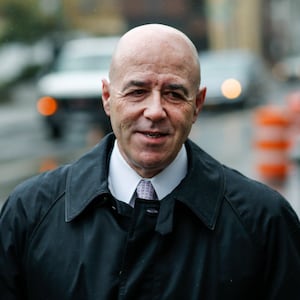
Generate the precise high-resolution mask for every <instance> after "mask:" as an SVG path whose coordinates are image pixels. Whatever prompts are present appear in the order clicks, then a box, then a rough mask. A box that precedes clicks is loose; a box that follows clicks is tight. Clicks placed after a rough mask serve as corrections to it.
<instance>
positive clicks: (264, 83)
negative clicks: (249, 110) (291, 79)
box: [199, 49, 269, 107]
mask: <svg viewBox="0 0 300 300" xmlns="http://www.w3.org/2000/svg"><path fill="white" fill-rule="evenodd" d="M199 58H200V66H201V83H202V85H204V86H206V87H207V95H206V101H205V104H204V105H205V106H206V107H211V106H225V105H226V106H229V105H231V106H232V105H236V106H243V105H256V104H258V103H261V102H263V101H264V96H265V92H266V90H267V87H268V84H269V74H268V72H267V68H266V67H265V65H264V62H263V60H262V59H261V58H260V57H259V56H258V55H255V54H254V53H252V52H249V51H247V50H241V49H230V50H216V51H207V52H202V53H199Z"/></svg>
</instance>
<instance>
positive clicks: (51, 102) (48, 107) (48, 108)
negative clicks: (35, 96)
mask: <svg viewBox="0 0 300 300" xmlns="http://www.w3.org/2000/svg"><path fill="white" fill-rule="evenodd" d="M57 109H58V104H57V101H56V100H55V99H54V98H52V97H50V96H45V97H42V98H40V99H39V100H38V102H37V111H38V112H39V113H40V114H41V115H43V116H52V115H54V114H55V113H56V111H57Z"/></svg>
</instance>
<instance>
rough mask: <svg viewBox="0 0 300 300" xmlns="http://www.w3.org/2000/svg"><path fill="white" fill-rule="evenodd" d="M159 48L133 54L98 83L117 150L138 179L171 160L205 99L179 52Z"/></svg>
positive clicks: (164, 165) (149, 175)
mask: <svg viewBox="0 0 300 300" xmlns="http://www.w3.org/2000/svg"><path fill="white" fill-rule="evenodd" d="M160 50H162V51H150V52H149V53H147V51H145V52H144V53H132V54H131V56H129V57H126V58H124V59H123V60H122V62H121V63H120V64H118V71H117V72H116V75H115V76H114V79H113V80H112V82H111V83H108V82H107V81H103V104H104V109H105V111H106V113H107V114H108V115H109V116H110V119H111V123H112V128H113V130H114V133H115V135H116V137H117V141H118V145H119V148H120V151H121V153H122V155H123V157H124V158H125V160H126V161H127V162H128V164H129V165H130V166H131V167H132V168H133V169H134V170H136V172H137V173H139V174H140V175H141V176H142V177H152V176H154V175H156V174H157V173H159V172H160V171H161V170H162V169H164V168H165V167H166V166H167V165H169V164H170V163H171V162H172V161H173V160H174V158H175V157H176V155H177V154H178V152H179V150H180V149H181V147H182V144H183V143H184V142H185V141H186V139H187V137H188V135H189V133H190V130H191V127H192V124H193V123H194V122H195V120H196V118H197V116H198V113H199V111H200V109H201V107H202V104H203V100H204V97H205V89H203V90H201V91H199V90H198V88H197V87H196V86H195V84H194V82H195V81H194V79H193V78H192V76H193V74H195V71H194V70H192V68H193V67H194V66H193V65H192V64H191V63H190V62H187V61H186V60H185V59H181V56H182V54H180V55H178V54H176V53H174V54H173V53H170V52H164V51H163V49H160Z"/></svg>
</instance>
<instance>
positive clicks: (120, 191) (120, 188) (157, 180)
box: [108, 141, 188, 204]
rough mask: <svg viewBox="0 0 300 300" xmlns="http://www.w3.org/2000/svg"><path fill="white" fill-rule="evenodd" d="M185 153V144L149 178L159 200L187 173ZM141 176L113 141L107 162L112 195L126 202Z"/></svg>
mask: <svg viewBox="0 0 300 300" xmlns="http://www.w3.org/2000/svg"><path fill="white" fill-rule="evenodd" d="M187 165H188V161H187V153H186V149H185V146H182V148H181V150H180V151H179V153H178V154H177V156H176V158H175V159H174V161H173V162H172V163H171V164H170V165H169V166H168V167H167V168H165V169H164V170H162V171H161V172H160V173H159V174H157V175H156V176H154V177H152V178H146V180H150V181H151V183H152V185H153V187H154V189H155V192H156V194H157V197H158V199H159V200H161V199H162V198H164V197H165V196H167V195H168V194H170V193H171V192H172V191H173V189H174V188H175V187H176V186H177V185H178V184H179V183H180V182H181V180H182V179H183V178H184V177H185V175H186V173H187ZM141 179H145V178H142V177H141V176H140V175H139V174H137V173H136V172H135V171H134V170H133V169H132V168H131V167H130V166H129V165H128V163H127V162H126V160H125V159H124V158H123V156H122V154H121V153H120V150H119V147H118V143H117V141H115V144H114V148H113V151H112V155H111V158H110V163H109V172H108V187H109V189H110V191H111V193H112V195H113V196H114V197H115V198H116V199H118V200H120V201H123V202H125V203H127V204H129V203H130V201H131V200H132V198H133V197H134V195H135V190H136V187H137V185H138V183H139V182H140V180H141Z"/></svg>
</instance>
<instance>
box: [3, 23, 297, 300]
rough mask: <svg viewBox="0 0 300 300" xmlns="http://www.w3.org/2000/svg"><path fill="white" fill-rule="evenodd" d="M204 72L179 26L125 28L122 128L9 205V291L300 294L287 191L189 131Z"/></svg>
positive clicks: (107, 92) (116, 75) (112, 106)
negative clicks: (245, 171) (203, 145)
mask: <svg viewBox="0 0 300 300" xmlns="http://www.w3.org/2000/svg"><path fill="white" fill-rule="evenodd" d="M199 74H200V68H199V63H198V56H197V51H196V49H195V47H194V46H193V44H192V43H191V42H190V40H189V39H188V38H187V37H186V36H185V35H184V34H183V33H181V32H179V31H178V30H176V29H174V28H171V27H168V26H164V25H158V24H149V25H144V26H140V27H137V28H134V29H132V30H131V31H129V32H127V33H126V34H125V35H124V36H123V37H122V38H121V40H120V43H119V45H118V46H117V49H116V51H115V53H114V55H113V60H112V65H111V70H110V74H109V81H107V80H103V106H104V109H105V112H106V113H107V114H108V116H109V117H110V119H111V123H112V128H113V132H114V134H110V135H108V136H106V137H105V138H104V139H103V140H102V141H101V143H100V144H99V145H97V146H96V147H95V148H94V149H92V150H91V151H90V152H89V153H87V154H86V155H84V156H83V157H82V158H80V159H79V160H78V161H76V162H74V163H73V164H70V165H66V166H62V167H60V168H58V169H56V170H54V171H51V172H47V173H44V174H41V175H39V176H37V177H35V178H33V179H30V180H28V181H26V182H25V183H23V184H21V185H20V186H18V187H17V188H16V189H15V190H14V191H13V192H12V194H11V195H10V197H9V199H8V200H7V202H6V203H5V205H4V208H3V210H2V213H1V219H0V243H1V244H0V295H1V299H5V300H16V299H29V300H37V299H51V300H52V299H53V300H54V299H55V300H57V299H63V300H68V299H72V300H76V299H85V300H89V299H93V300H95V299H126V300H134V299H151V300H154V299H159V300H165V299H168V300H171V299H172V300H173V299H188V300H196V299H207V300H214V299H219V300H220V299H222V300H225V299H230V300H234V299H236V300H241V299H243V300H246V299H256V300H258V299H264V300H271V299H272V300H275V299H285V300H288V299H293V300H295V299H299V297H300V224H299V220H298V218H297V216H296V214H295V213H294V211H293V210H292V209H291V207H290V205H289V204H288V202H287V201H286V200H284V199H283V198H282V196H281V195H279V194H278V193H277V192H275V191H273V190H271V189H270V188H268V187H266V186H265V185H263V184H260V183H258V182H255V181H252V180H250V179H249V178H246V177H244V176H243V175H241V174H240V173H238V172H236V171H234V170H232V169H229V168H227V167H225V166H223V165H221V164H220V163H219V162H217V161H216V160H214V159H213V158H212V157H210V156H209V155H208V154H206V153H205V152H204V151H202V150H201V149H200V148H199V147H198V146H197V145H195V144H194V143H193V142H191V141H190V140H188V135H189V133H190V130H191V127H192V124H193V123H194V122H195V121H196V119H197V116H198V114H199V112H200V110H201V108H202V105H203V102H204V98H205V92H206V89H205V88H199V86H200V75H199ZM140 182H141V183H140ZM150 183H151V184H152V185H151V184H150ZM144 184H145V186H144ZM142 185H143V186H142ZM153 187H154V190H153ZM140 190H142V191H146V192H147V193H148V195H143V194H141V191H140ZM148 196H149V197H148ZM144 198H150V199H149V200H147V199H144Z"/></svg>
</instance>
